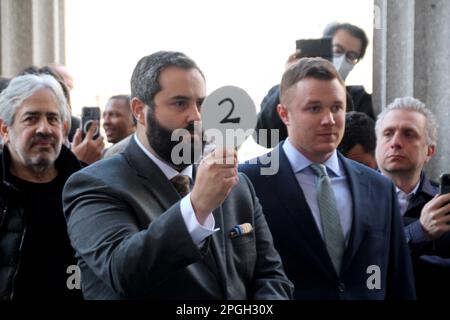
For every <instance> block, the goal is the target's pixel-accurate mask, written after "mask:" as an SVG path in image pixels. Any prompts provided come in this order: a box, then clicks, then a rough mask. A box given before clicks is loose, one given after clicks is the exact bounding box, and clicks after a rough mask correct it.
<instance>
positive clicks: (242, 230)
mask: <svg viewBox="0 0 450 320" xmlns="http://www.w3.org/2000/svg"><path fill="white" fill-rule="evenodd" d="M252 231H253V227H252V225H251V224H250V223H248V222H247V223H243V224H238V225H236V226H234V227H233V229H231V231H230V238H237V237H240V236H243V235H246V234H249V233H250V232H252Z"/></svg>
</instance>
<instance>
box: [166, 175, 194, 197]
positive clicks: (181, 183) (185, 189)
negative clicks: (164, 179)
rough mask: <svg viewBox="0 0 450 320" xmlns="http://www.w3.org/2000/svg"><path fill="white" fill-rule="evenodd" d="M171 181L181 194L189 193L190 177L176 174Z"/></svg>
mask: <svg viewBox="0 0 450 320" xmlns="http://www.w3.org/2000/svg"><path fill="white" fill-rule="evenodd" d="M170 182H171V183H172V185H173V186H174V187H175V189H177V191H178V193H179V194H180V196H182V197H184V196H185V195H187V194H188V193H189V191H190V189H191V188H190V187H191V186H190V184H191V182H190V178H189V177H188V176H186V175H182V174H179V175H176V176H175V177H173V178H172V179H170Z"/></svg>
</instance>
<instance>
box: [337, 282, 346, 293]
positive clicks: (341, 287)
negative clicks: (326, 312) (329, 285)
mask: <svg viewBox="0 0 450 320" xmlns="http://www.w3.org/2000/svg"><path fill="white" fill-rule="evenodd" d="M338 289H339V292H341V293H342V292H344V291H345V284H344V283H343V282H340V283H339V285H338Z"/></svg>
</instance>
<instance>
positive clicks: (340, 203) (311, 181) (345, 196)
mask: <svg viewBox="0 0 450 320" xmlns="http://www.w3.org/2000/svg"><path fill="white" fill-rule="evenodd" d="M283 151H284V153H285V154H286V156H287V158H288V160H289V163H290V164H291V167H292V170H293V172H294V173H295V177H296V178H297V181H298V183H299V185H300V187H301V189H302V190H303V193H304V195H305V198H306V202H307V203H308V206H309V208H310V209H311V212H312V214H313V217H314V221H315V222H316V225H317V228H318V229H319V232H320V234H321V235H322V237H323V230H322V219H321V216H320V210H319V204H318V202H317V189H316V180H317V179H318V177H317V175H316V174H315V173H314V171H313V170H312V169H311V168H310V165H311V164H312V163H313V162H311V161H310V160H308V159H307V158H306V157H305V156H304V155H303V154H302V153H301V152H300V151H298V150H297V149H296V148H295V147H294V146H293V145H292V144H291V142H290V141H289V138H288V139H286V141H285V143H284V144H283ZM323 165H324V166H326V168H327V173H328V176H329V177H330V181H331V188H332V189H333V192H334V195H335V198H336V208H337V211H338V214H339V219H340V221H341V226H342V231H343V233H344V238H345V244H346V245H348V239H349V237H350V230H351V226H352V220H353V202H352V194H351V192H350V185H349V183H348V179H347V176H346V174H345V170H344V168H343V166H342V164H341V163H340V161H339V158H338V156H337V152H336V151H334V153H333V155H332V156H331V157H330V158H329V159H328V160H327V161H325V162H324V163H323Z"/></svg>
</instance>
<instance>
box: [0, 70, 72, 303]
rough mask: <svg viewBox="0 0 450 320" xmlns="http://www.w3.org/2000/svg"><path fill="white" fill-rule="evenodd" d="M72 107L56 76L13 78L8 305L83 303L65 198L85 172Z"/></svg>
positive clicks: (8, 123) (3, 164) (0, 106)
mask: <svg viewBox="0 0 450 320" xmlns="http://www.w3.org/2000/svg"><path fill="white" fill-rule="evenodd" d="M66 104H67V101H66V99H65V97H64V94H63V91H62V89H61V86H60V85H59V83H58V82H57V81H56V80H55V79H54V78H53V77H52V76H50V75H44V74H41V75H32V74H29V75H23V76H18V77H16V78H14V79H12V81H11V83H10V84H9V86H8V87H7V88H6V89H5V90H4V91H3V92H2V94H1V95H0V134H1V137H2V139H3V141H4V144H5V145H4V148H3V152H2V153H0V181H1V185H0V252H1V254H0V299H40V298H45V299H55V298H57V299H61V298H80V297H81V291H80V290H73V291H71V290H69V288H68V287H67V284H66V282H67V278H68V276H69V275H68V274H67V273H66V271H67V270H68V267H69V266H71V265H75V264H76V259H75V256H74V251H73V249H72V247H71V245H70V240H69V237H68V235H67V229H66V224H65V220H64V215H63V210H62V203H61V194H62V189H63V186H64V184H65V182H66V180H67V179H68V178H69V176H70V175H71V174H72V173H74V172H75V171H77V170H79V169H80V168H81V165H80V163H79V162H78V160H77V159H76V157H75V156H74V155H73V154H72V153H71V152H70V150H68V149H67V148H66V147H65V146H64V145H63V140H64V128H65V127H66V126H67V121H66V119H67V117H66V113H67V112H68V111H67V105H66Z"/></svg>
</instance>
